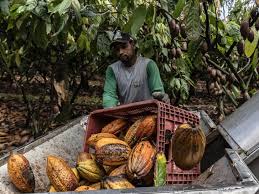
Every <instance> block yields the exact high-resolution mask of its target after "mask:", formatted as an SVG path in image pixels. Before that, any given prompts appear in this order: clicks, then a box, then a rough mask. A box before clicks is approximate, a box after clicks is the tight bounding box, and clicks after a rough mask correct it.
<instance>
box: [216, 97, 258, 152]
mask: <svg viewBox="0 0 259 194" xmlns="http://www.w3.org/2000/svg"><path fill="white" fill-rule="evenodd" d="M220 125H221V126H222V128H223V129H224V130H225V131H226V133H227V135H229V136H230V137H231V138H232V140H233V141H234V143H235V144H237V145H238V146H239V147H240V148H241V149H242V150H243V151H244V152H245V153H247V152H249V153H251V152H252V151H253V150H255V149H256V148H257V147H258V143H259V93H257V94H256V95H254V96H253V97H252V98H251V99H250V100H248V101H247V102H245V103H244V104H243V105H242V106H240V107H239V108H238V109H237V110H236V111H235V112H233V113H232V114H231V115H229V116H228V117H227V118H226V119H225V120H224V121H223V122H222V123H221V124H220Z"/></svg>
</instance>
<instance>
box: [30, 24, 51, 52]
mask: <svg viewBox="0 0 259 194" xmlns="http://www.w3.org/2000/svg"><path fill="white" fill-rule="evenodd" d="M34 25H35V26H34V27H35V30H34V33H33V41H34V42H35V44H36V45H37V46H38V47H40V48H43V49H45V48H46V47H47V45H48V37H47V31H46V23H45V21H44V20H39V21H38V22H37V21H36V23H35V24H34Z"/></svg>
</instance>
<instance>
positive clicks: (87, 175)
mask: <svg viewBox="0 0 259 194" xmlns="http://www.w3.org/2000/svg"><path fill="white" fill-rule="evenodd" d="M76 169H77V170H78V172H79V175H80V176H81V177H82V178H84V179H87V180H88V181H90V182H98V181H100V180H101V178H102V177H103V176H104V174H105V173H104V171H103V170H102V169H101V168H100V167H99V166H98V165H97V164H96V162H95V161H94V160H92V159H87V160H85V161H83V162H79V163H78V165H77V167H76Z"/></svg>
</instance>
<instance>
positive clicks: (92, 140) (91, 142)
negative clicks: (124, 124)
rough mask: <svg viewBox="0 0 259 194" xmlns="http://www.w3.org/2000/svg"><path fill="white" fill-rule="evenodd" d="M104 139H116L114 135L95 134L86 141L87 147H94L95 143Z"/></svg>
mask: <svg viewBox="0 0 259 194" xmlns="http://www.w3.org/2000/svg"><path fill="white" fill-rule="evenodd" d="M104 137H111V138H117V137H116V136H115V135H113V134H111V133H96V134H92V135H91V136H90V137H89V138H88V140H87V142H86V143H87V144H88V145H89V146H92V147H94V146H95V144H96V142H97V141H99V140H100V139H102V138H104Z"/></svg>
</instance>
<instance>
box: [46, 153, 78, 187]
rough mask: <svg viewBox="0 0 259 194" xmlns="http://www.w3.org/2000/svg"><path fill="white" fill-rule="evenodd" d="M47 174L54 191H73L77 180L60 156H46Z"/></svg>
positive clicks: (76, 185)
mask: <svg viewBox="0 0 259 194" xmlns="http://www.w3.org/2000/svg"><path fill="white" fill-rule="evenodd" d="M47 175H48V177H49V180H50V183H51V184H52V185H53V187H54V188H55V189H56V191H74V190H75V189H76V188H77V187H78V180H77V178H76V175H75V173H74V172H73V171H72V169H71V168H70V167H69V165H68V164H67V163H66V162H65V161H64V160H63V159H61V158H59V157H56V156H48V158H47Z"/></svg>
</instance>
